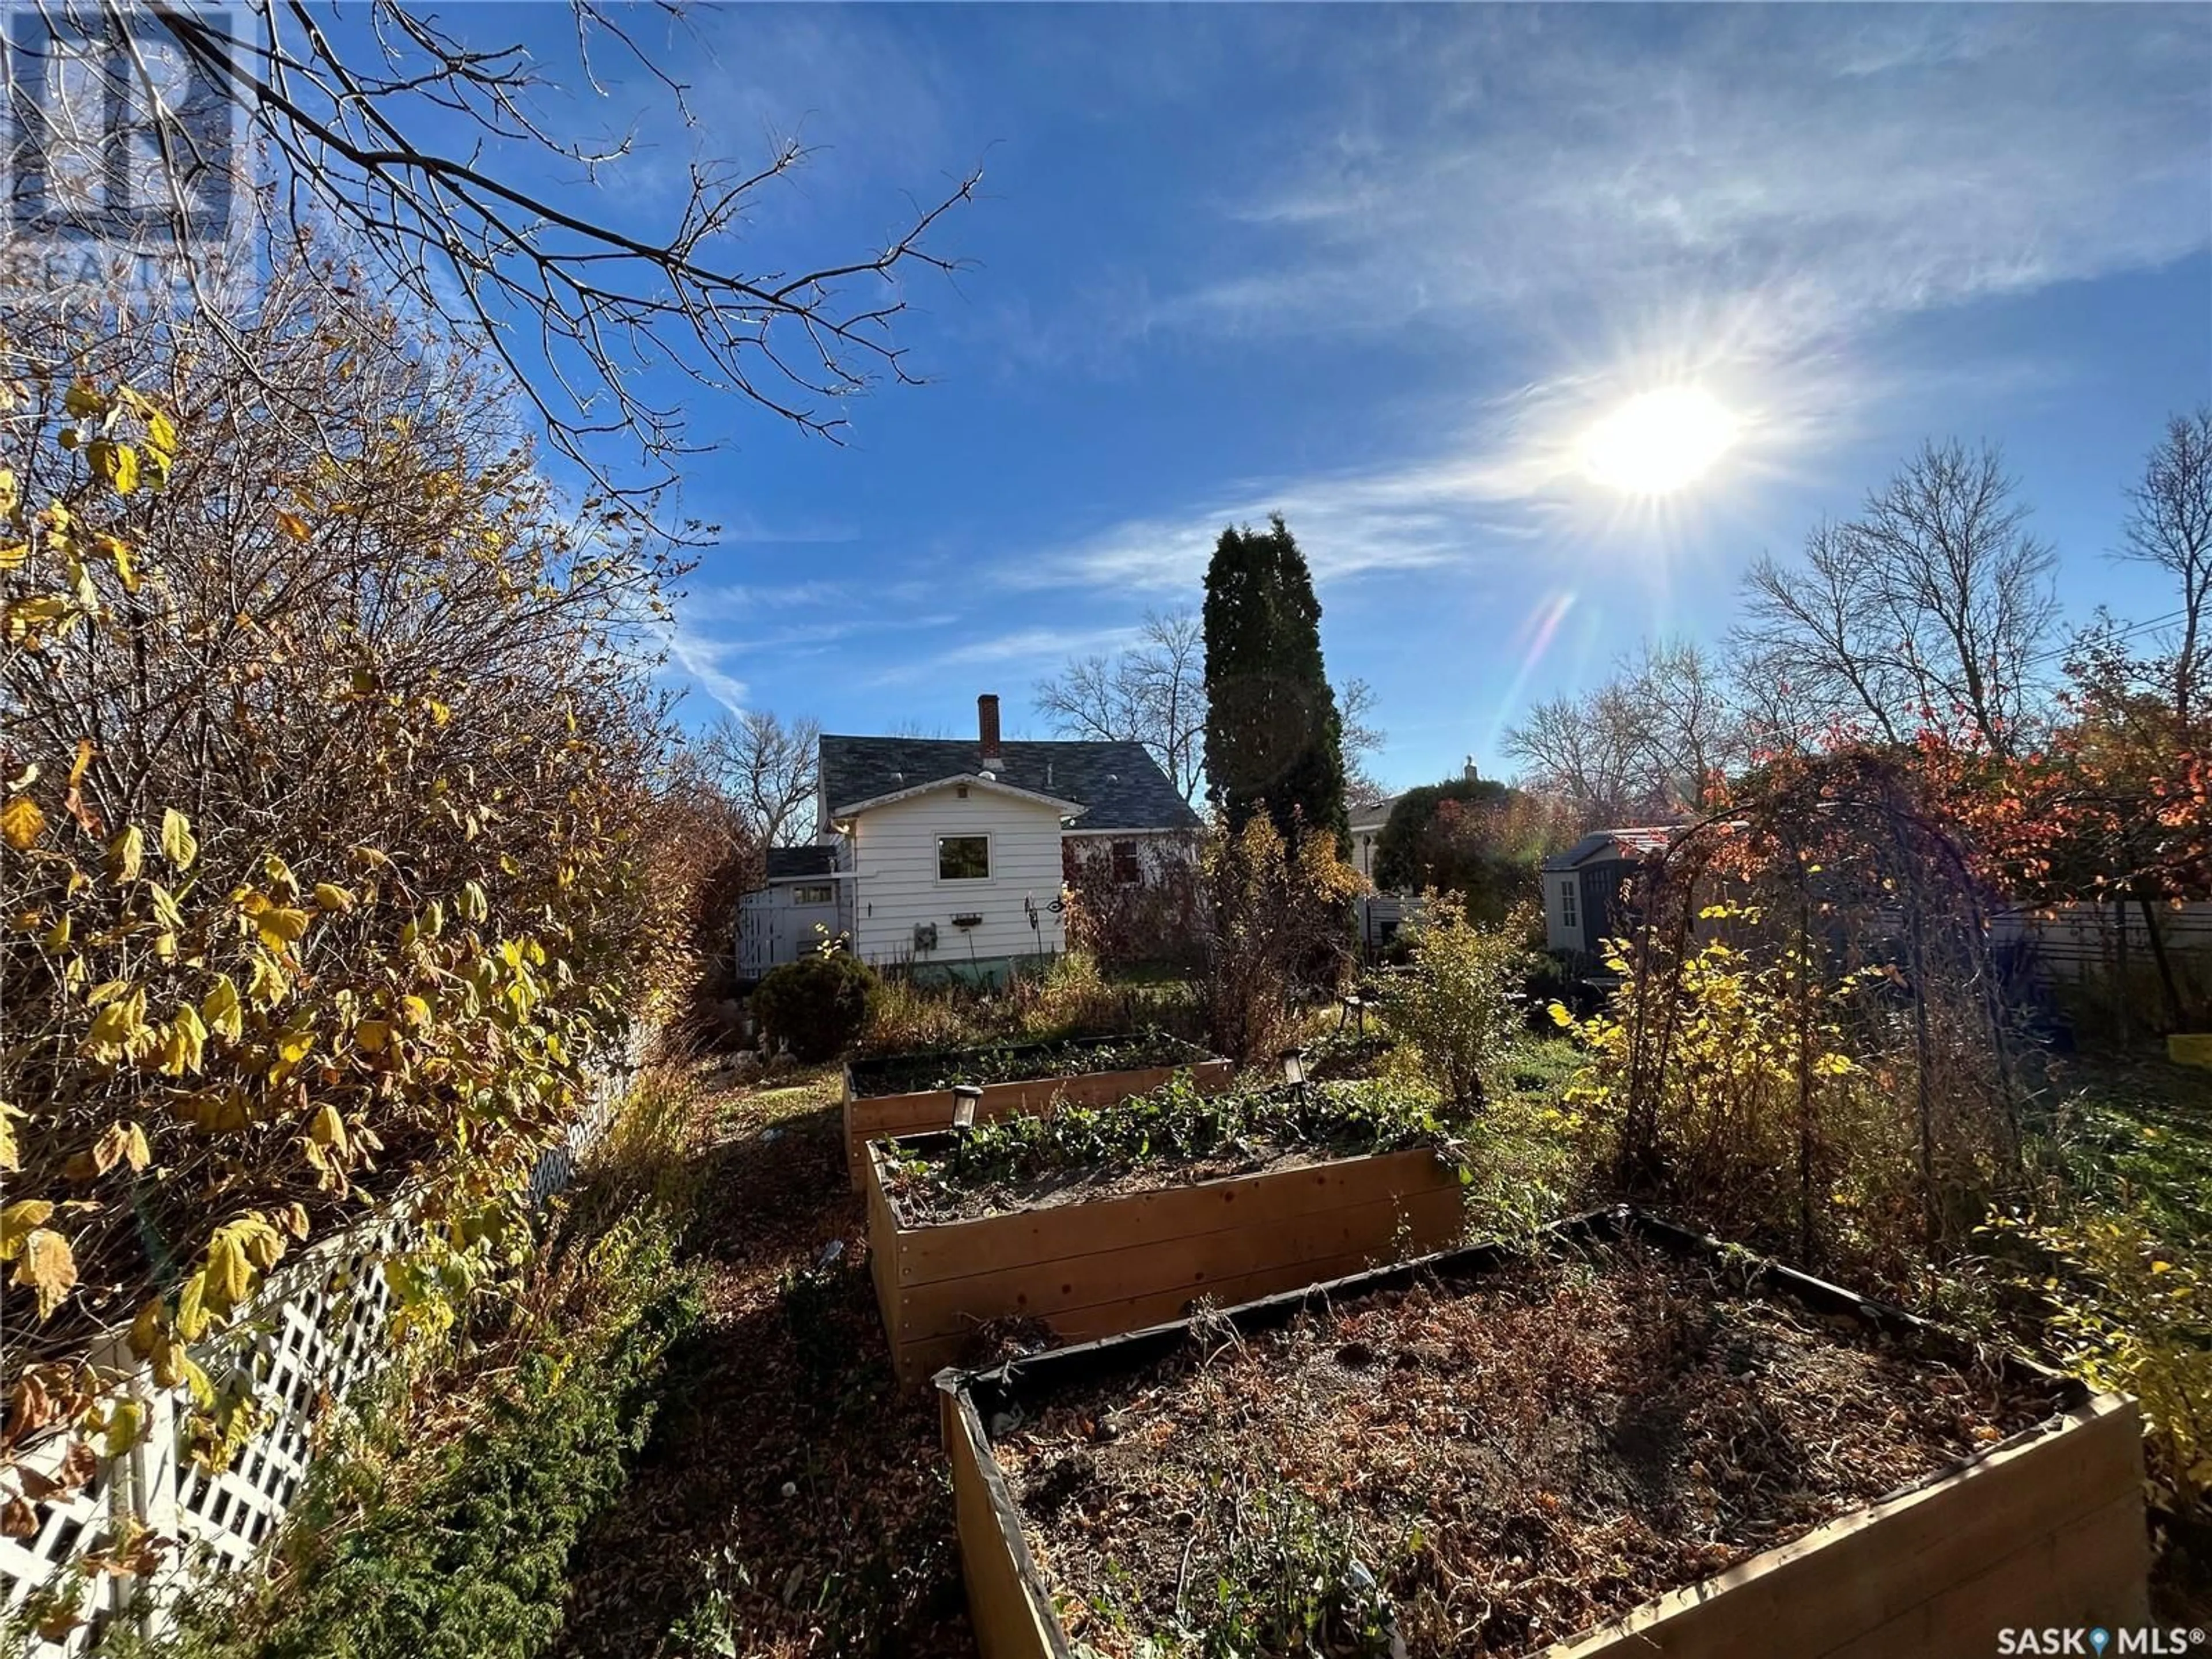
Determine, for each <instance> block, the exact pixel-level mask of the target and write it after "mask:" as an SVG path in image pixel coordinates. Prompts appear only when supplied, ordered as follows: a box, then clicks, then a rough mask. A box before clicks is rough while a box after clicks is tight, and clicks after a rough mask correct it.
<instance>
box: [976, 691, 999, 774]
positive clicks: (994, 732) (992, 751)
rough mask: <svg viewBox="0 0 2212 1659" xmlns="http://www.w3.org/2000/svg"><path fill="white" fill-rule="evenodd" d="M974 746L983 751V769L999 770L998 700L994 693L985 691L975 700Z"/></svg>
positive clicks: (989, 770)
mask: <svg viewBox="0 0 2212 1659" xmlns="http://www.w3.org/2000/svg"><path fill="white" fill-rule="evenodd" d="M975 744H976V747H978V748H979V749H981V750H982V751H983V769H984V770H985V771H986V772H995V771H997V770H998V769H999V764H1000V756H999V699H998V696H997V694H996V693H995V692H990V691H986V692H985V693H984V694H983V695H982V696H980V697H978V698H976V699H975Z"/></svg>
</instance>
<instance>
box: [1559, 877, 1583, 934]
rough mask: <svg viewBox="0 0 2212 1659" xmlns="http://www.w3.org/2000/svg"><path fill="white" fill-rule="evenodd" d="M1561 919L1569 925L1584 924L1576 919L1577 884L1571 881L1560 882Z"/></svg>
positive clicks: (1577, 925) (1579, 925) (1578, 925)
mask: <svg viewBox="0 0 2212 1659" xmlns="http://www.w3.org/2000/svg"><path fill="white" fill-rule="evenodd" d="M1559 921H1561V922H1562V923H1563V924H1565V926H1567V927H1581V926H1582V923H1581V922H1579V921H1577V920H1576V919H1575V884H1574V883H1573V882H1571V881H1563V882H1561V883H1560V884H1559Z"/></svg>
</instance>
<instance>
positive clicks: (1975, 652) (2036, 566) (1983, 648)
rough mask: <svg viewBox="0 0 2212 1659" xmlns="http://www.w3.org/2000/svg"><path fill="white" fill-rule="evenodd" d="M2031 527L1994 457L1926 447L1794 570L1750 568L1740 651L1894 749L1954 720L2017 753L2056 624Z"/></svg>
mask: <svg viewBox="0 0 2212 1659" xmlns="http://www.w3.org/2000/svg"><path fill="white" fill-rule="evenodd" d="M2026 526H2027V507H2025V506H2024V505H2022V504H2021V502H2020V501H2018V500H2017V499H2016V498H2015V486H2014V483H2013V481H2012V480H2011V479H2010V478H2009V477H2007V476H2006V474H2005V471H2004V466H2003V462H2002V459H2001V457H2000V456H1999V454H1998V453H1997V452H1996V450H1995V449H1993V448H1990V447H1987V446H1984V447H1982V448H1981V449H1979V450H1978V451H1972V452H1969V451H1968V450H1967V449H1966V447H1965V446H1964V445H1962V444H1960V443H1959V442H1957V441H1951V442H1948V443H1942V444H1937V443H1934V442H1929V443H1926V444H1923V446H1922V447H1921V449H1920V452H1919V453H1917V455H1915V456H1913V457H1912V459H1910V460H1909V461H1907V462H1906V463H1905V465H1904V466H1903V467H1901V468H1900V469H1899V471H1898V472H1897V473H1896V475H1895V476H1894V477H1892V478H1891V479H1890V481H1889V483H1887V485H1885V486H1884V487H1883V488H1882V489H1879V490H1877V491H1875V493H1874V494H1873V495H1869V497H1868V498H1867V501H1866V504H1865V506H1864V507H1863V509H1862V511H1861V513H1860V515H1859V516H1858V517H1857V519H1854V520H1851V521H1850V523H1848V524H1843V525H1832V524H1823V525H1821V526H1819V527H1818V528H1817V529H1815V530H1814V532H1813V533H1812V534H1811V535H1810V536H1809V537H1808V538H1807V539H1806V544H1805V553H1804V556H1803V558H1802V561H1800V562H1798V563H1796V564H1794V565H1784V564H1781V563H1779V562H1777V561H1775V560H1773V559H1771V558H1762V559H1760V560H1759V562H1758V563H1756V564H1755V565H1753V567H1752V569H1751V571H1750V573H1749V574H1748V575H1747V578H1746V586H1747V595H1746V600H1747V610H1748V611H1749V617H1748V619H1747V622H1746V623H1745V624H1744V625H1743V627H1742V628H1741V629H1739V630H1738V632H1737V635H1736V636H1735V643H1736V647H1737V648H1738V649H1739V651H1741V653H1744V654H1745V655H1746V656H1747V658H1750V659H1759V660H1762V661H1764V662H1765V664H1767V665H1769V666H1770V667H1772V668H1777V669H1780V670H1782V671H1784V672H1785V673H1787V674H1788V675H1789V677H1790V679H1791V680H1792V681H1793V682H1794V683H1795V684H1797V685H1799V686H1801V687H1802V696H1803V698H1804V701H1805V702H1806V704H1807V705H1808V706H1809V708H1811V709H1812V710H1813V711H1815V712H1816V713H1817V714H1819V715H1820V717H1822V718H1824V719H1826V720H1830V721H1833V722H1838V723H1842V724H1848V725H1857V726H1864V727H1867V728H1869V729H1870V730H1871V731H1872V732H1874V733H1875V735H1876V736H1878V737H1880V738H1881V739H1882V740H1884V741H1886V742H1890V743H1899V742H1903V741H1905V740H1906V739H1907V738H1911V736H1912V734H1913V733H1914V732H1917V731H1919V730H1921V729H1922V728H1923V727H1924V726H1930V725H1943V724H1947V723H1948V722H1950V721H1952V720H1959V721H1961V722H1963V723H1964V724H1965V725H1966V727H1967V728H1968V729H1969V730H1970V731H1972V732H1973V734H1974V735H1975V736H1976V738H1978V739H1979V740H1980V741H1981V742H1983V743H1984V744H1987V745H1988V747H1989V748H1990V750H1992V751H1994V752H1996V753H1999V754H2004V753H2009V752H2011V750H2012V749H2013V748H2014V746H2015V743H2016V741H2017V733H2018V731H2019V728H2020V726H2021V721H2022V720H2023V718H2024V717H2025V715H2026V714H2027V712H2028V711H2029V709H2030V708H2032V707H2033V680H2032V674H2033V665H2034V664H2035V663H2036V661H2037V660H2038V653H2037V650H2036V647H2038V646H2039V644H2040V643H2041V642H2042V641H2043V640H2044V639H2045V636H2046V635H2048V634H2049V632H2050V630H2051V623H2052V621H2053V619H2054V618H2055V617H2056V615H2057V601H2056V599H2055V598H2054V597H2053V595H2052V592H2051V563H2052V559H2051V548H2050V546H2049V544H2046V543H2045V542H2042V541H2040V540H2039V539H2037V538H2035V537H2033V536H2032V535H2030V534H2029V533H2028V532H2027V527H2026Z"/></svg>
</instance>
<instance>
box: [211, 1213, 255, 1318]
mask: <svg viewBox="0 0 2212 1659" xmlns="http://www.w3.org/2000/svg"><path fill="white" fill-rule="evenodd" d="M201 1271H202V1272H203V1273H204V1274H205V1276H206V1281H207V1283H206V1288H205V1290H204V1291H203V1292H202V1294H203V1296H204V1297H205V1298H206V1300H207V1303H208V1305H209V1306H210V1307H211V1308H213V1309H214V1310H216V1312H218V1313H228V1311H229V1310H231V1309H233V1308H235V1307H236V1306H237V1305H238V1304H240V1303H241V1302H243V1301H245V1300H246V1297H247V1295H248V1294H249V1293H250V1292H251V1291H252V1289H253V1266H252V1263H251V1262H249V1261H246V1252H245V1250H244V1249H241V1248H240V1244H239V1241H238V1240H237V1239H236V1238H235V1237H233V1236H232V1233H231V1231H230V1229H229V1228H228V1227H224V1228H221V1229H219V1230H217V1231H216V1236H215V1237H213V1238H212V1239H210V1240H209V1241H208V1255H207V1266H206V1267H204V1268H203V1269H202V1270H201Z"/></svg>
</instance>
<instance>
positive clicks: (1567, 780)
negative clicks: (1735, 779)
mask: <svg viewBox="0 0 2212 1659" xmlns="http://www.w3.org/2000/svg"><path fill="white" fill-rule="evenodd" d="M1505 751H1506V753H1507V754H1509V755H1510V756H1512V757H1514V758H1515V759H1516V760H1517V761H1519V762H1521V763H1522V765H1523V767H1524V768H1525V769H1526V770H1525V772H1524V774H1523V778H1522V781H1523V782H1524V783H1525V784H1526V785H1527V786H1528V787H1529V788H1531V789H1533V790H1535V791H1536V792H1538V793H1542V794H1546V795H1551V796H1553V797H1556V798H1558V799H1564V800H1565V801H1567V802H1568V803H1570V804H1571V805H1572V806H1573V807H1574V808H1575V809H1576V811H1577V816H1579V817H1581V818H1582V819H1583V821H1584V822H1585V823H1591V824H1595V823H1600V822H1611V823H1622V822H1626V821H1628V820H1631V819H1635V818H1645V817H1674V816H1675V815H1676V814H1678V813H1679V812H1680V811H1682V810H1683V809H1685V808H1687V807H1694V806H1696V805H1699V802H1700V801H1701V800H1702V799H1704V797H1705V791H1706V787H1707V786H1708V785H1709V783H1710V782H1711V780H1712V778H1713V777H1714V776H1715V775H1717V774H1718V773H1721V772H1723V771H1725V770H1726V769H1728V768H1729V767H1730V766H1733V765H1735V764H1737V763H1740V762H1741V760H1742V759H1743V758H1744V757H1745V754H1746V751H1747V745H1746V740H1745V735H1744V726H1743V721H1742V719H1741V715H1740V714H1739V712H1738V711H1737V709H1736V708H1735V705H1734V703H1733V702H1732V701H1731V700H1730V698H1729V695H1728V690H1727V686H1726V684H1725V683H1724V679H1723V674H1722V672H1721V671H1720V670H1719V668H1718V667H1717V665H1715V664H1714V663H1713V662H1712V660H1711V659H1710V658H1709V657H1708V656H1707V655H1706V654H1705V652H1704V651H1703V650H1701V649H1700V648H1699V647H1698V646H1696V645H1695V644H1693V643H1692V642H1690V641H1662V642H1661V643H1659V644H1657V645H1651V644H1646V645H1645V646H1644V647H1642V649H1641V651H1640V652H1639V653H1638V655H1637V656H1635V657H1633V658H1623V659H1621V660H1620V662H1619V663H1618V664H1616V665H1614V669H1613V674H1612V675H1611V677H1610V678H1607V680H1606V682H1605V683H1604V684H1601V685H1600V686H1598V687H1596V688H1595V690H1591V691H1589V692H1587V693H1585V694H1584V695H1583V696H1580V697H1569V696H1560V697H1555V698H1553V700H1552V701H1550V702H1545V703H1540V704H1538V705H1537V706H1536V707H1535V708H1532V709H1531V710H1529V713H1528V719H1527V720H1523V721H1522V723H1521V724H1520V725H1518V726H1514V727H1512V728H1511V729H1510V730H1509V731H1508V732H1506V734H1505Z"/></svg>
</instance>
